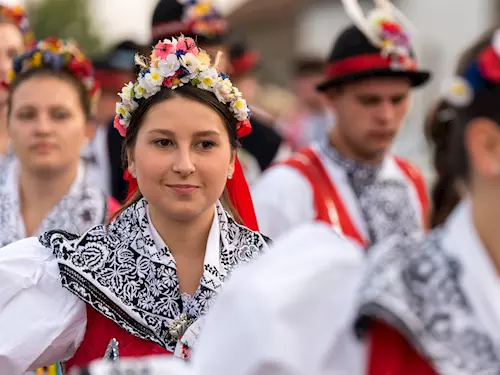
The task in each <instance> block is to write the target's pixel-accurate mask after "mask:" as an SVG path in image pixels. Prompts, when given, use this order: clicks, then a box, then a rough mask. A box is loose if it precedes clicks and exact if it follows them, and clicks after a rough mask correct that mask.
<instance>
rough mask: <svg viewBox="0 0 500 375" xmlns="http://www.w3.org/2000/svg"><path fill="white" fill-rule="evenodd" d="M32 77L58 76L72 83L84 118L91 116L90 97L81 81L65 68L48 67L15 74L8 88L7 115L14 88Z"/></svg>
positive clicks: (9, 112)
mask: <svg viewBox="0 0 500 375" xmlns="http://www.w3.org/2000/svg"><path fill="white" fill-rule="evenodd" d="M34 77H55V78H59V79H61V80H63V81H66V82H68V83H70V84H71V85H73V87H74V88H75V90H77V92H78V98H79V99H80V104H81V106H82V110H83V112H84V114H85V119H86V120H87V121H88V120H89V119H90V117H91V114H92V103H91V99H90V95H89V92H88V90H87V89H86V87H85V86H84V85H83V83H82V82H80V81H79V80H78V79H76V77H75V76H73V75H72V74H71V73H70V72H68V71H66V70H53V69H50V68H45V67H42V68H33V69H30V70H27V71H26V72H23V73H21V74H19V75H17V76H16V78H15V79H14V81H12V83H11V85H10V90H9V97H8V99H7V104H8V106H7V113H8V116H9V117H10V114H11V111H12V97H13V94H14V92H15V91H16V89H17V88H18V87H19V85H21V83H23V82H25V81H27V80H29V79H31V78H34ZM40 95H43V93H40Z"/></svg>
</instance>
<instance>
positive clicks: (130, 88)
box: [118, 82, 134, 102]
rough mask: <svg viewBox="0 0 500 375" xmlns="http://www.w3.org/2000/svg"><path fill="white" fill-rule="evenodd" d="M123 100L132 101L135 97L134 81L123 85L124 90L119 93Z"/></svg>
mask: <svg viewBox="0 0 500 375" xmlns="http://www.w3.org/2000/svg"><path fill="white" fill-rule="evenodd" d="M118 96H119V97H120V98H122V101H123V102H130V101H131V100H132V98H133V97H134V84H133V83H132V82H129V83H127V84H126V85H125V86H123V88H122V91H121V92H120V93H119V94H118Z"/></svg>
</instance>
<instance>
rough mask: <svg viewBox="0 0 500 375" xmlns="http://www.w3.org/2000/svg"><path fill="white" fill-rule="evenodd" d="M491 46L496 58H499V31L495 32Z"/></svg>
mask: <svg viewBox="0 0 500 375" xmlns="http://www.w3.org/2000/svg"><path fill="white" fill-rule="evenodd" d="M491 45H492V47H493V50H494V51H495V53H496V54H497V56H498V57H500V30H497V31H495V33H494V34H493V39H492V41H491Z"/></svg>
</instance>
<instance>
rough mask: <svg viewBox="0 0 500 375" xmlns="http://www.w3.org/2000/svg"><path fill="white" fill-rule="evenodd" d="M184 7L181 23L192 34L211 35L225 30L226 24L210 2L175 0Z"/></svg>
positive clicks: (203, 0) (210, 0)
mask: <svg viewBox="0 0 500 375" xmlns="http://www.w3.org/2000/svg"><path fill="white" fill-rule="evenodd" d="M177 2H178V3H179V4H181V5H183V6H184V15H183V20H182V21H183V22H184V23H185V25H186V26H187V29H188V30H190V32H192V33H194V34H199V35H211V34H218V33H222V32H224V31H225V30H226V28H227V25H226V22H225V21H224V20H223V19H222V18H221V16H220V14H219V13H218V12H217V10H216V9H215V8H214V6H213V4H212V0H177Z"/></svg>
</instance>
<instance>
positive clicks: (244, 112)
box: [231, 98, 248, 121]
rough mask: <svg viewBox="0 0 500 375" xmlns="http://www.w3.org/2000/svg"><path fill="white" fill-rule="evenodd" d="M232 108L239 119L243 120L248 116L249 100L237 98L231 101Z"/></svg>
mask: <svg viewBox="0 0 500 375" xmlns="http://www.w3.org/2000/svg"><path fill="white" fill-rule="evenodd" d="M231 110H232V111H233V113H234V117H236V119H237V120H238V121H243V120H245V119H246V118H247V116H248V106H247V102H246V100H245V99H243V98H239V99H236V100H235V101H234V102H232V103H231Z"/></svg>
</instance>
